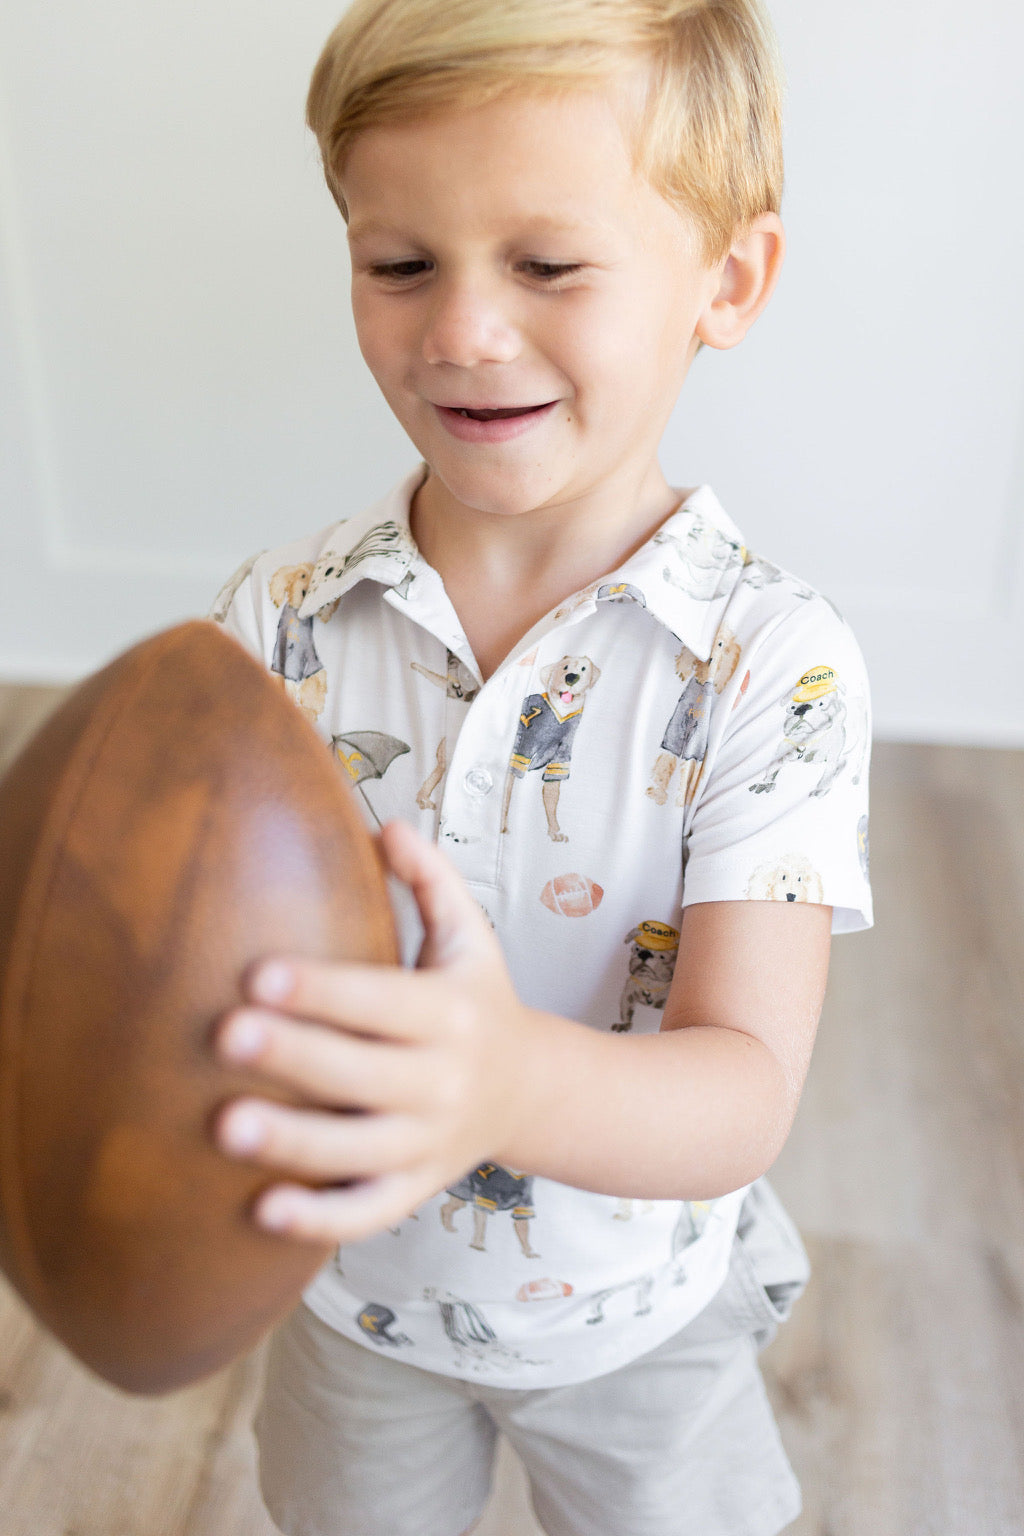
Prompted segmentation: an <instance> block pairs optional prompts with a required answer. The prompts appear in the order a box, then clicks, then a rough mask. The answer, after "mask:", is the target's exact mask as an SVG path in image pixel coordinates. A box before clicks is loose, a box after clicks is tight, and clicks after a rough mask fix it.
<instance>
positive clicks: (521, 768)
mask: <svg viewBox="0 0 1024 1536" xmlns="http://www.w3.org/2000/svg"><path fill="white" fill-rule="evenodd" d="M540 676H541V682H542V683H543V684H544V688H545V692H544V693H531V694H530V695H529V696H528V697H527V698H526V699H524V700H523V707H522V711H521V712H520V715H519V728H518V730H517V732H516V739H515V742H514V743H513V746H512V758H511V761H510V763H509V769H508V774H507V776H506V778H505V799H504V803H503V805H502V814H501V830H502V832H507V831H508V813H509V806H510V804H511V802H512V790H513V788H514V786H515V782H516V779H521V778H523V777H524V776H525V775H526V774H527V773H536V772H537V771H538V770H541V781H542V789H541V798H542V800H543V803H544V814H545V816H546V818H547V826H548V836H549V837H550V839H551V841H552V842H553V843H567V842H568V841H569V839H568V837H567V836H566V834H565V833H564V832H563V831H562V830H561V828H560V826H559V824H558V797H559V794H560V793H561V788H562V784H563V783H564V782H565V780H566V779H567V778H568V777H569V766H570V763H571V761H572V747H573V742H574V741H575V739H576V732H577V730H578V728H579V723H580V720H581V718H582V715H583V706H584V704H585V702H586V696H587V694H588V692H589V691H590V689H591V688H593V686H594V684H595V683H596V682H597V680H598V678H599V677H600V676H601V673H600V670H599V668H597V667H596V666H595V665H594V663H593V662H592V661H591V659H590V657H589V656H563V657H562V659H561V660H560V661H554V662H552V663H551V665H550V666H548V667H545V668H544V669H543V671H542V672H541V675H540Z"/></svg>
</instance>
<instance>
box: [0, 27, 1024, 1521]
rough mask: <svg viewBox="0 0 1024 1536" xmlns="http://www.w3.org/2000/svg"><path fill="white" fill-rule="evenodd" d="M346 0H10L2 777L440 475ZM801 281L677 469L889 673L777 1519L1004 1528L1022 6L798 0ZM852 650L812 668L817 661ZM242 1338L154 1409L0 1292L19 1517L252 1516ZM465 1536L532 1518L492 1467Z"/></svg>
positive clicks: (1010, 1270) (706, 410) (679, 453)
mask: <svg viewBox="0 0 1024 1536" xmlns="http://www.w3.org/2000/svg"><path fill="white" fill-rule="evenodd" d="M340 9H341V4H340V0H303V4H302V5H300V6H291V5H289V6H286V5H282V4H279V3H278V4H272V3H270V0H245V3H244V4H243V3H241V0H202V3H201V4H200V3H199V0H176V3H174V4H173V5H172V4H169V3H167V0H131V3H129V0H90V3H89V4H88V5H82V4H81V3H72V0H48V3H46V4H30V3H28V0H0V769H2V766H3V763H4V761H6V760H7V759H9V758H10V756H11V755H12V754H13V753H14V752H15V751H16V750H17V747H18V746H19V745H20V743H21V741H23V740H24V739H25V737H26V736H27V735H29V734H30V733H31V731H32V730H33V729H34V728H35V726H36V724H37V723H38V722H39V721H40V720H41V719H42V718H44V716H45V714H46V713H47V712H48V711H49V710H50V709H52V708H53V707H54V705H55V704H56V703H57V702H59V700H60V698H61V697H62V695H63V691H64V689H65V687H66V686H67V685H68V684H70V683H72V682H74V681H75V680H76V679H78V678H80V677H82V676H84V675H85V674H86V673H88V672H90V671H92V670H94V669H96V668H97V667H99V666H100V665H102V664H103V663H104V662H106V661H107V660H109V659H110V658H112V657H113V656H114V655H116V654H117V653H118V652H120V651H122V650H123V649H125V648H126V647H127V646H128V645H130V644H131V643H132V642H134V641H135V640H137V639H139V638H141V637H142V636H144V635H147V634H150V633H152V632H153V631H155V630H158V629H161V628H163V627H166V626H167V625H170V624H172V623H175V622H177V621H178V620H180V619H183V618H186V617H190V616H196V615H201V614H204V613H205V612H206V611H207V609H208V607H209V605H210V603H211V601H212V599H213V597H214V595H215V594H216V592H217V590H218V588H219V587H220V585H221V584H222V582H223V581H224V579H225V578H226V577H227V576H228V575H229V574H230V573H231V572H232V571H233V570H234V569H235V567H236V566H237V565H238V564H239V563H240V562H241V561H242V560H243V559H244V558H245V557H246V556H248V555H250V554H252V553H254V552H255V551H257V550H259V549H262V548H264V547H267V546H269V545H272V544H274V543H277V542H280V541H283V540H285V539H289V538H291V537H293V536H296V535H298V534H301V533H303V532H306V531H309V530H312V529H314V528H317V527H320V526H322V525H324V524H325V523H328V522H330V521H332V520H333V519H334V518H337V517H343V516H347V515H349V514H351V513H352V512H355V511H357V510H359V509H360V508H361V507H362V506H363V505H365V504H366V503H367V502H368V501H369V500H371V499H375V498H376V497H377V496H378V495H380V494H381V492H382V491H383V490H385V489H386V488H387V487H389V486H390V484H391V483H392V482H393V481H394V480H396V479H397V478H398V476H399V475H400V474H401V473H403V472H404V471H405V470H406V469H407V468H410V467H412V465H413V464H414V463H415V462H416V454H415V450H413V449H412V448H411V446H410V445H409V444H408V443H407V442H406V440H405V439H404V437H403V435H402V434H401V432H400V431H399V429H398V427H397V426H396V425H395V424H394V423H393V422H392V420H391V418H390V416H389V414H388V411H387V408H386V407H385V405H384V403H383V401H382V400H380V399H379V398H378V396H377V394H376V389H375V386H374V384H373V381H372V379H371V378H370V376H369V374H368V372H367V371H366V369H365V366H364V365H363V363H362V361H361V359H360V357H359V354H358V351H357V349H356V345H355V340H354V336H353V332H352V326H351V322H350V319H349V315H348V297H347V288H348V266H347V255H346V247H345V238H344V228H343V225H342V222H341V220H340V217H339V215H338V214H337V212H336V210H335V208H334V205H333V203H332V202H331V200H330V197H329V195H328V193H327V191H326V189H325V187H324V185H323V182H322V179H321V175H320V170H319V165H318V162H317V156H316V151H315V146H314V144H313V142H312V140H311V139H310V137H309V136H308V135H307V133H306V131H305V129H304V127H303V104H304V98H305V91H306V84H307V80H308V76H309V72H310V70H311V68H312V64H313V62H314V60H315V58H316V56H317V54H318V52H319V49H320V46H321V44H322V42H323V40H324V38H325V36H326V34H327V32H328V31H329V30H330V28H331V26H332V25H333V24H334V22H335V20H336V19H337V15H338V13H339V11H340ZM771 9H772V12H773V14H774V17H775V19H776V23H777V26H778V30H779V33H780V38H781V43H782V49H783V55H784V58H785V62H786V67H787V74H788V81H789V100H788V129H787V156H788V186H787V194H786V202H785V207H784V214H785V218H786V223H787V228H788V232H789V239H790V250H789V257H788V261H787V265H786V270H785V273H784V276H783V280H782V284H781V287H780V289H779V292H778V294H777V296H776V298H775V299H774V300H773V303H772V305H771V306H770V307H769V309H768V311H767V313H766V314H765V316H764V317H763V318H762V320H761V321H760V322H759V323H758V325H757V327H756V328H755V330H754V331H753V332H752V333H751V335H750V337H749V338H748V339H747V341H746V342H745V343H744V344H743V346H742V347H740V348H739V349H738V350H736V351H735V352H731V353H725V354H718V353H712V352H708V351H705V352H704V353H702V355H701V356H700V357H699V358H698V360H697V362H696V364H695V365H694V368H693V370H692V373H691V376H690V379H689V381H688V383H687V386H686V389H685V391H684V394H683V397H682V400H681V401H680V405H679V407H678V409H677V411H676V413H675V416H674V418H673V420H672V423H671V425H670V428H669V430H668V432H667V434H666V439H665V444H664V463H665V467H666V471H667V473H668V475H669V478H670V480H672V481H673V482H674V483H676V484H678V485H684V484H686V485H689V484H696V483H699V482H702V481H708V482H710V483H712V484H713V485H714V486H715V488H716V490H717V491H718V493H719V495H720V496H721V498H722V500H723V501H724V503H725V505H726V507H727V508H728V509H729V511H730V512H731V513H732V515H733V516H734V518H735V519H736V520H737V522H738V523H739V524H740V526H741V527H742V528H743V529H744V531H745V533H746V535H747V538H748V541H749V543H750V544H751V546H752V547H753V548H755V549H757V550H759V551H760V552H762V553H764V554H765V555H767V556H768V557H769V558H771V559H774V560H776V561H778V562H779V563H781V564H783V565H785V566H787V567H789V568H790V569H792V570H793V571H795V572H796V573H798V574H799V575H800V576H801V577H803V578H804V579H806V580H807V581H809V582H811V583H813V584H814V585H816V586H818V587H819V588H821V589H822V590H823V591H825V592H826V593H827V594H828V595H829V596H830V597H831V598H832V599H833V600H834V601H835V603H836V604H837V605H838V607H839V608H840V609H841V610H842V611H843V612H844V613H845V614H846V616H847V617H848V619H849V620H850V622H851V623H852V625H853V627H854V630H855V632H856V633H857V635H858V638H859V640H860V642H861V645H862V647H863V650H864V652H865V655H866V658H867V662H868V667H869V671H870V673H871V678H872V685H873V692H874V702H875V720H876V737H877V742H876V751H875V767H874V773H873V818H872V855H873V879H874V887H875V895H876V917H877V926H876V928H875V930H874V931H873V932H872V933H870V934H867V935H863V936H861V937H857V938H853V939H844V940H841V941H839V942H838V943H837V944H836V946H835V952H834V959H833V968H832V980H831V983H830V991H829V998H828V1001H827V1003H826V1009H825V1014H824V1017H823V1020H822V1026H821V1030H820V1033H819V1042H818V1046H817V1049H816V1053H815V1061H814V1065H813V1067H812V1071H811V1076H810V1080H809V1083H808V1087H807V1090H806V1092H805V1095H804V1100H803V1103H802V1106H801V1109H800V1113H799V1115H798V1118H797V1123H796V1126H795V1128H794V1132H793V1135H792V1137H791V1139H790V1142H789V1144H788V1146H787V1148H786V1150H785V1152H784V1153H783V1156H782V1158H781V1159H780V1161H779V1164H778V1165H777V1168H776V1169H775V1170H774V1171H773V1175H772V1176H773V1180H774V1182H775V1183H776V1185H777V1187H778V1189H779V1191H780V1193H781V1194H782V1195H783V1198H784V1199H785V1200H786V1202H787V1204H788V1205H789V1208H790V1209H791V1211H792V1212H793V1214H794V1216H795V1217H796V1219H797V1221H798V1223H799V1225H800V1226H801V1229H802V1230H803V1232H804V1234H805V1239H806V1241H807V1245H808V1248H809V1249H810V1251H811V1256H812V1260H813V1262H814V1267H815V1273H814V1278H813V1280H812V1282H811V1286H810V1288H809V1290H808V1293H807V1296H806V1297H805V1298H804V1300H803V1301H802V1302H801V1304H800V1306H799V1307H798V1308H797V1311H796V1313H795V1316H794V1319H793V1321H792V1322H791V1323H790V1324H789V1325H788V1326H787V1328H786V1329H785V1330H783V1333H782V1335H781V1336H780V1339H779V1340H778V1342H777V1343H776V1344H775V1345H773V1346H772V1348H771V1349H770V1350H769V1351H768V1353H767V1355H766V1356H765V1373H766V1377H767V1379H768V1383H769V1389H770V1391H771V1393H772V1396H773V1400H774V1401H775V1404H776V1408H777V1411H778V1413H779V1417H780V1420H781V1422H782V1427H783V1434H784V1438H785V1440H786V1443H787V1446H788V1447H789V1450H790V1454H791V1456H792V1458H793V1460H794V1464H795V1465H796V1467H797V1471H798V1473H799V1475H800V1477H801V1479H802V1481H803V1484H804V1488H805V1499H806V1505H807V1508H806V1511H805V1514H804V1516H803V1517H801V1521H800V1522H798V1525H797V1526H796V1527H794V1536H1020V1533H1021V1531H1022V1530H1024V1112H1022V1107H1021V1106H1022V1102H1024V1024H1022V1020H1024V958H1022V957H1024V942H1022V939H1024V935H1022V925H1021V915H1022V912H1024V679H1022V675H1021V673H1022V663H1024V537H1022V528H1024V283H1022V282H1021V280H1020V278H1021V252H1022V251H1024V179H1022V177H1021V172H1020V165H1021V158H1022V151H1024V92H1022V91H1021V88H1020V60H1021V58H1022V57H1024V10H1022V9H1021V7H1020V6H1019V5H1018V4H1017V3H1016V0H975V3H974V4H973V5H971V6H963V5H962V4H954V3H953V0H927V3H925V0H898V3H896V4H893V0H862V3H861V4H860V5H858V6H856V7H854V6H851V5H848V4H841V3H839V0H816V3H815V4H814V5H812V6H808V5H806V4H798V0H774V3H773V4H772V6H771ZM822 659H823V660H825V661H827V659H828V658H822ZM260 1366H261V1361H260V1353H259V1352H257V1353H256V1354H255V1355H254V1356H252V1357H250V1358H249V1359H247V1360H245V1361H242V1362H239V1364H238V1365H237V1366H235V1367H233V1368H232V1369H231V1370H229V1371H227V1372H223V1373H221V1374H220V1375H219V1376H218V1377H216V1378H214V1379H213V1380H212V1381H211V1382H209V1383H206V1384H203V1385H201V1386H198V1387H195V1388H191V1389H189V1390H188V1391H187V1392H184V1393H180V1394H174V1395H173V1396H172V1397H171V1398H170V1399H167V1400H163V1401H161V1402H158V1403H141V1404H140V1403H136V1402H135V1401H134V1400H129V1399H126V1398H123V1397H122V1396H121V1395H120V1394H118V1393H116V1392H115V1391H114V1390H113V1389H111V1388H108V1387H105V1386H103V1385H102V1384H100V1383H98V1382H96V1381H95V1380H93V1379H92V1378H90V1377H89V1376H87V1374H86V1373H85V1372H84V1370H82V1368H80V1367H79V1366H77V1365H76V1364H75V1362H74V1361H72V1360H71V1359H70V1358H69V1357H68V1356H67V1355H65V1354H64V1352H63V1351H62V1350H61V1349H60V1347H59V1346H58V1345H56V1344H55V1343H54V1342H53V1341H52V1340H50V1339H49V1338H48V1337H47V1336H45V1335H44V1334H43V1333H42V1332H41V1330H40V1329H39V1328H38V1327H37V1326H36V1325H35V1323H34V1321H33V1319H32V1318H31V1317H30V1316H29V1315H28V1314H27V1312H25V1310H24V1309H23V1308H22V1307H21V1304H20V1303H19V1302H18V1301H17V1300H16V1298H15V1297H14V1296H13V1295H12V1294H11V1293H9V1291H8V1290H7V1289H6V1287H5V1286H4V1285H3V1283H2V1282H0V1508H2V1509H3V1511H4V1514H3V1516H2V1517H0V1525H2V1529H3V1536H65V1533H68V1536H70V1533H71V1532H72V1530H73V1531H74V1533H75V1536H111V1533H112V1532H117V1533H121V1532H126V1533H127V1532H130V1533H131V1536H214V1533H215V1536H236V1533H237V1536H243V1533H244V1536H269V1532H270V1527H269V1524H268V1523H267V1522H266V1519H265V1516H264V1515H263V1513H262V1511H261V1508H260V1505H259V1501H258V1497H257V1495H256V1492H255V1484H254V1475H253V1460H252V1446H251V1441H250V1438H249V1434H248V1421H249V1416H250V1414H251V1410H252V1405H253V1401H254V1396H255V1393H256V1390H257V1384H258V1379H259V1372H260ZM503 1458H504V1459H503V1461H502V1471H501V1475H500V1477H499V1482H498V1489H497V1492H496V1495H495V1500H494V1502H493V1504H492V1507H491V1510H490V1511H489V1513H488V1517H487V1522H486V1523H485V1526H484V1527H483V1528H482V1530H481V1536H536V1532H537V1529H538V1528H537V1527H536V1525H535V1523H534V1522H533V1521H532V1517H531V1516H530V1514H529V1511H528V1508H527V1502H526V1496H525V1491H524V1485H523V1482H522V1477H521V1475H520V1473H519V1470H518V1468H517V1466H516V1464H515V1463H514V1461H513V1460H512V1459H511V1458H509V1457H508V1456H507V1453H503Z"/></svg>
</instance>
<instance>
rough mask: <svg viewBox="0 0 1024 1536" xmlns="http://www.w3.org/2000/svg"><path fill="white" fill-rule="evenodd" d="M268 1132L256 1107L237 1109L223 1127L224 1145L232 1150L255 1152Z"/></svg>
mask: <svg viewBox="0 0 1024 1536" xmlns="http://www.w3.org/2000/svg"><path fill="white" fill-rule="evenodd" d="M266 1134H267V1132H266V1126H265V1125H264V1123H263V1120H262V1119H261V1117H260V1116H259V1114H258V1113H257V1112H256V1110H254V1109H236V1110H235V1111H234V1113H233V1114H231V1115H229V1116H228V1117H227V1119H226V1120H225V1121H224V1124H223V1126H222V1128H221V1137H222V1140H223V1142H224V1145H225V1146H226V1147H227V1148H228V1149H229V1151H231V1152H255V1150H256V1148H257V1147H259V1146H262V1144H263V1142H264V1141H265V1139H266Z"/></svg>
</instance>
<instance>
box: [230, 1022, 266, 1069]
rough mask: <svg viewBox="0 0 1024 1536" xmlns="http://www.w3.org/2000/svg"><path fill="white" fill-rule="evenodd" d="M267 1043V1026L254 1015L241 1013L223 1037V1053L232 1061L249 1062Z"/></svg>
mask: <svg viewBox="0 0 1024 1536" xmlns="http://www.w3.org/2000/svg"><path fill="white" fill-rule="evenodd" d="M266 1043H267V1026H266V1025H265V1024H264V1022H263V1020H262V1019H261V1018H260V1017H259V1016H258V1015H257V1014H254V1013H240V1014H238V1015H237V1016H236V1017H235V1018H233V1019H232V1020H231V1023H230V1024H229V1026H228V1028H227V1029H226V1030H225V1031H224V1033H223V1035H222V1036H221V1042H220V1046H221V1051H222V1053H223V1054H224V1055H225V1056H227V1057H228V1059H229V1060H231V1061H249V1060H250V1059H251V1058H252V1057H253V1056H255V1055H257V1053H258V1052H259V1051H261V1050H262V1049H263V1047H264V1045H266Z"/></svg>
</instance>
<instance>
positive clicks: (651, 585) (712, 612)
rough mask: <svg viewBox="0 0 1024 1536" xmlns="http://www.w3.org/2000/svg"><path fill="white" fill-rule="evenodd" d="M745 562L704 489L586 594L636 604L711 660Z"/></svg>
mask: <svg viewBox="0 0 1024 1536" xmlns="http://www.w3.org/2000/svg"><path fill="white" fill-rule="evenodd" d="M747 558H748V554H747V549H746V547H745V545H744V542H743V535H742V534H741V533H740V531H739V529H738V528H737V527H736V524H735V523H734V522H733V521H732V518H731V517H729V515H728V513H727V512H726V511H725V509H724V508H723V507H722V505H721V503H720V502H719V500H718V497H717V496H716V495H715V493H714V491H713V490H712V489H711V487H710V486H709V485H702V486H699V487H698V488H697V489H696V490H695V491H692V492H691V493H690V495H689V496H687V498H686V500H685V501H684V502H683V503H682V504H681V505H680V506H679V507H677V508H676V510H675V512H673V513H672V514H671V515H670V516H669V517H667V518H666V519H665V521H664V522H663V523H662V525H661V527H660V528H659V529H658V530H657V531H656V532H655V533H654V534H652V535H651V537H650V538H649V539H648V540H647V543H646V544H643V545H642V546H641V547H640V549H638V550H637V552H636V553H635V554H634V555H632V556H631V557H630V559H629V560H627V561H626V562H625V564H623V565H622V566H620V568H619V569H618V570H617V571H616V572H615V573H614V574H613V575H611V576H609V577H607V578H606V580H605V581H603V582H600V583H598V584H597V586H596V587H593V588H588V595H589V596H590V598H591V600H592V601H593V603H594V604H595V606H596V604H598V603H601V602H634V603H637V604H639V606H641V607H643V608H646V609H647V610H648V611H649V612H650V613H651V614H652V615H653V617H654V618H656V619H657V620H658V621H659V622H660V623H662V624H664V626H665V627H666V629H669V630H671V632H672V633H673V634H674V635H675V636H676V638H677V639H678V640H680V641H681V642H682V643H683V645H685V646H686V648H687V649H688V650H689V651H692V652H693V654H694V655H695V656H696V657H698V659H699V660H701V661H706V660H707V659H708V657H709V656H710V655H711V651H712V648H713V646H714V643H715V636H716V635H717V634H718V631H719V629H720V628H721V624H722V618H723V615H724V613H725V609H726V606H727V604H728V602H729V599H730V598H731V597H732V594H733V591H734V589H735V587H736V583H737V582H738V581H739V579H740V576H741V574H742V572H743V567H744V564H745V563H746V561H747ZM584 596H585V595H584V594H583V593H581V594H580V600H582V599H583V598H584Z"/></svg>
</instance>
